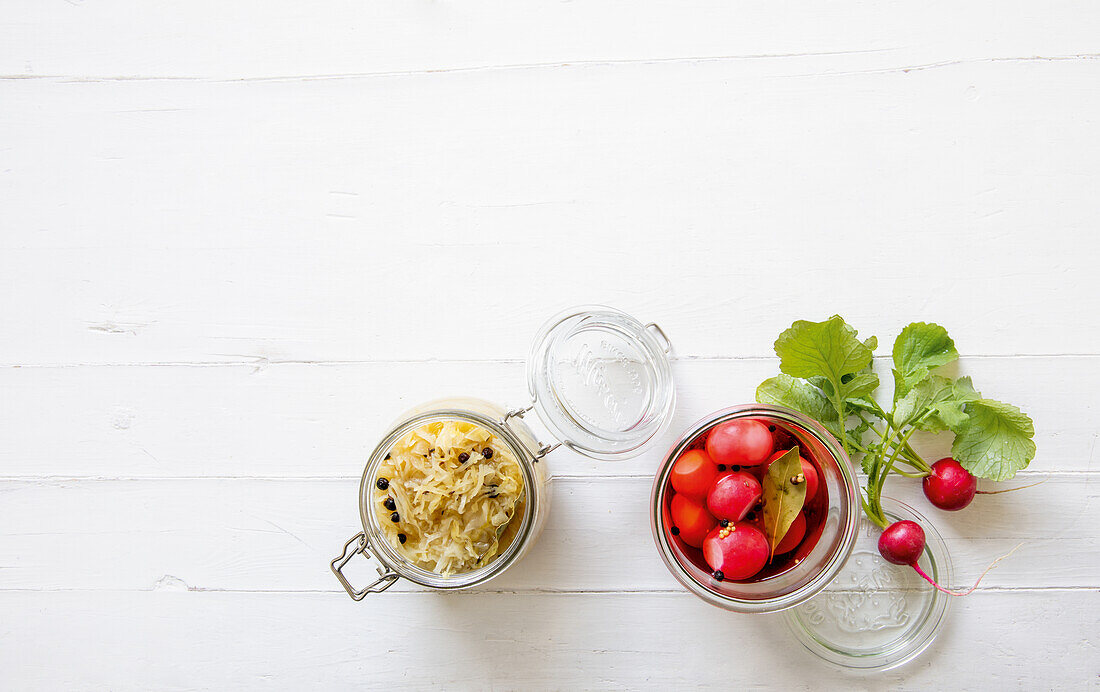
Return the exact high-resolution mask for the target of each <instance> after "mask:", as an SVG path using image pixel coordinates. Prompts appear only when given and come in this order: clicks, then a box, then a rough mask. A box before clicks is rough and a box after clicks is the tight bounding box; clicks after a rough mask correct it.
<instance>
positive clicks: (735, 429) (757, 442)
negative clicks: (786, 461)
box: [707, 418, 775, 466]
mask: <svg viewBox="0 0 1100 692" xmlns="http://www.w3.org/2000/svg"><path fill="white" fill-rule="evenodd" d="M773 449H775V444H774V442H773V441H772V434H771V431H769V430H768V426H767V425H764V424H763V423H761V422H760V421H757V420H746V419H740V418H739V419H737V420H731V421H726V422H725V423H722V424H721V425H718V426H715V428H714V430H711V431H710V435H708V436H707V454H709V455H710V458H711V459H713V460H714V463H716V464H726V465H727V466H758V465H760V464H763V463H764V461H765V460H766V459H767V458H768V455H770V454H771V453H772V450H773Z"/></svg>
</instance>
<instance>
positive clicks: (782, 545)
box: [775, 512, 806, 555]
mask: <svg viewBox="0 0 1100 692" xmlns="http://www.w3.org/2000/svg"><path fill="white" fill-rule="evenodd" d="M805 536H806V515H805V514H803V513H802V512H799V513H798V516H796V517H795V518H794V521H792V522H791V528H789V529H787V533H786V535H784V536H783V540H781V541H779V545H777V546H775V554H776V555H782V554H783V553H789V552H791V551H792V550H794V549H795V548H797V547H798V544H799V543H801V542H802V539H803V538H805Z"/></svg>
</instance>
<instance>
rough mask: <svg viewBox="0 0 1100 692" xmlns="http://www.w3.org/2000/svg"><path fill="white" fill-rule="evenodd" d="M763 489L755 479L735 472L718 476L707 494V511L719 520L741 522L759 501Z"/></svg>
mask: <svg viewBox="0 0 1100 692" xmlns="http://www.w3.org/2000/svg"><path fill="white" fill-rule="evenodd" d="M763 492H764V491H763V488H761V486H760V481H758V480H756V477H755V476H753V475H751V474H748V473H745V472H744V471H736V472H734V473H726V474H723V475H720V476H718V478H717V480H715V481H714V483H713V484H712V485H711V488H710V492H709V493H707V509H709V510H710V513H711V514H713V515H714V516H716V517H718V518H719V519H728V520H729V521H741V520H742V519H744V518H745V515H746V514H748V513H749V511H750V510H752V508H753V506H754V505H755V504H756V503H757V502H759V501H760V496H761V495H762V494H763Z"/></svg>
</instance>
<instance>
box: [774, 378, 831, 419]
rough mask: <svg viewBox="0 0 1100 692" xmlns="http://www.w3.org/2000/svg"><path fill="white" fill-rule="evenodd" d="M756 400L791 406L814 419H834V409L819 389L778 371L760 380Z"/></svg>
mask: <svg viewBox="0 0 1100 692" xmlns="http://www.w3.org/2000/svg"><path fill="white" fill-rule="evenodd" d="M756 400H757V401H758V402H760V403H761V404H772V405H776V406H786V407H787V408H793V409H794V410H795V411H798V412H799V413H804V414H806V415H807V416H809V417H810V418H813V419H814V420H816V421H835V420H836V409H834V408H833V405H832V404H830V403H829V400H828V399H826V398H825V395H824V394H822V393H821V391H820V390H818V389H817V388H816V387H814V386H813V385H810V384H808V383H807V382H806V381H804V380H799V379H796V378H794V377H791V376H790V375H784V374H782V373H780V374H779V375H776V376H775V377H772V378H770V379H767V380H764V381H763V382H761V383H760V386H759V387H757V388H756Z"/></svg>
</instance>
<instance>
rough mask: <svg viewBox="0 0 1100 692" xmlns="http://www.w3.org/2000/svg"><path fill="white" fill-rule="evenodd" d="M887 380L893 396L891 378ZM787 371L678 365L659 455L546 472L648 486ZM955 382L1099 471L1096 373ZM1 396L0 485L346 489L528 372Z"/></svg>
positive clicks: (275, 374)
mask: <svg viewBox="0 0 1100 692" xmlns="http://www.w3.org/2000/svg"><path fill="white" fill-rule="evenodd" d="M887 350H888V349H886V348H885V347H884V348H883V352H886V351H887ZM878 365H879V366H880V367H879V369H880V370H881V371H882V377H883V382H884V384H883V390H884V395H888V392H889V391H890V384H889V383H890V382H891V380H890V377H889V374H888V370H887V365H888V362H882V363H879V364H878ZM777 368H778V366H777V363H776V361H775V359H774V358H771V359H764V360H740V359H734V360H680V361H677V362H675V363H674V364H673V372H674V377H675V378H676V383H677V394H678V404H677V411H676V414H675V416H674V419H673V422H672V424H671V425H670V426H669V430H668V432H667V433H666V434H665V436H664V437H663V438H662V439H660V440H658V441H657V442H655V443H654V445H653V447H652V448H651V449H649V450H648V451H647V452H645V453H644V454H643V455H642V456H641V457H639V458H637V459H631V460H626V461H623V462H611V463H608V462H597V461H592V460H589V459H587V458H585V457H582V456H580V455H577V454H573V453H571V452H569V451H566V450H561V451H557V452H554V453H553V454H551V455H550V457H549V459H548V461H547V463H548V467H549V468H550V470H551V472H552V473H554V474H557V475H570V476H602V475H616V476H617V475H639V474H643V475H646V474H652V473H653V472H654V471H655V470H656V469H657V467H658V465H659V464H660V463H661V460H662V459H663V457H664V455H665V453H666V452H667V451H668V448H669V447H670V446H671V445H672V443H673V441H674V440H675V439H676V437H678V436H679V435H680V434H682V433H683V431H685V430H687V429H688V428H689V427H691V426H692V425H693V424H694V423H695V422H696V421H697V420H699V419H700V418H702V417H703V416H705V415H707V414H709V413H710V412H712V411H717V410H719V409H722V408H726V407H728V406H733V405H735V404H742V403H747V402H751V401H752V399H753V397H754V394H755V390H756V386H757V385H758V384H759V383H760V382H761V381H762V380H764V379H765V378H767V377H770V376H772V375H773V374H775V373H776V372H777ZM953 372H955V373H957V374H965V375H970V376H972V377H973V378H974V381H975V383H977V385H978V387H979V389H981V390H982V391H983V392H984V393H985V394H986V395H987V396H990V397H993V398H997V399H1001V400H1004V401H1009V402H1012V403H1014V404H1016V405H1018V406H1020V407H1021V408H1022V409H1023V410H1024V411H1026V412H1028V413H1029V414H1030V415H1031V416H1032V417H1033V418H1034V420H1035V429H1036V441H1037V444H1038V449H1039V452H1038V457H1037V459H1036V460H1035V461H1034V462H1033V466H1032V469H1033V470H1035V471H1037V472H1040V473H1048V472H1052V471H1053V472H1057V471H1090V470H1097V466H1096V461H1095V453H1096V438H1097V431H1098V430H1100V393H1098V391H1097V388H1096V387H1095V386H1094V383H1095V382H1096V381H1097V380H1098V379H1100V358H1096V357H1090V358H1080V357H1073V358H1049V357H1039V358H964V359H963V360H962V362H961V363H959V364H958V366H957V367H956V368H953ZM0 392H3V396H0V440H3V444H2V445H0V476H8V477H11V476H63V477H100V478H102V477H108V478H114V477H180V476H264V477H283V476H310V477H315V476H334V477H343V478H350V477H355V476H358V475H359V474H360V473H361V472H362V467H363V464H364V463H365V461H366V458H367V455H368V454H369V453H370V452H371V450H372V449H373V448H374V445H375V443H376V442H377V441H378V440H379V439H381V437H382V436H383V435H384V433H385V431H386V430H387V429H388V426H389V425H390V424H392V422H393V421H394V420H396V419H397V417H398V416H399V414H400V413H401V412H402V411H405V410H407V409H408V408H410V407H412V406H414V405H416V404H419V403H421V402H425V401H431V400H433V399H436V398H439V397H443V396H456V395H465V396H478V397H481V398H484V399H488V400H490V401H495V402H498V403H500V404H501V405H504V406H511V407H518V406H520V405H522V404H524V403H525V402H526V401H527V391H526V378H525V375H524V365H523V363H520V362H506V363H454V362H430V363H374V364H371V363H361V364H341V365H324V366H321V365H306V364H278V365H273V364H269V363H263V362H259V363H256V364H255V365H229V366H211V367H183V366H177V367H144V366H131V367H62V368H36V367H34V368H0ZM1071 409H1072V415H1070V411H1071ZM531 420H532V424H533V426H534V427H535V428H536V429H540V430H541V429H542V426H540V425H539V423H538V421H537V419H535V417H534V416H532V417H531ZM540 437H541V439H542V440H543V441H547V440H549V439H551V438H550V437H549V435H548V434H546V433H545V432H541V433H540ZM950 441H951V435H950V434H946V435H940V436H936V437H932V436H927V437H926V438H925V439H923V440H921V439H918V445H917V446H918V448H919V449H920V450H921V451H922V452H924V453H925V454H926V455H927V457H928V458H929V460H935V459H938V458H940V457H941V456H944V455H946V454H947V453H948V452H949V451H950Z"/></svg>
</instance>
